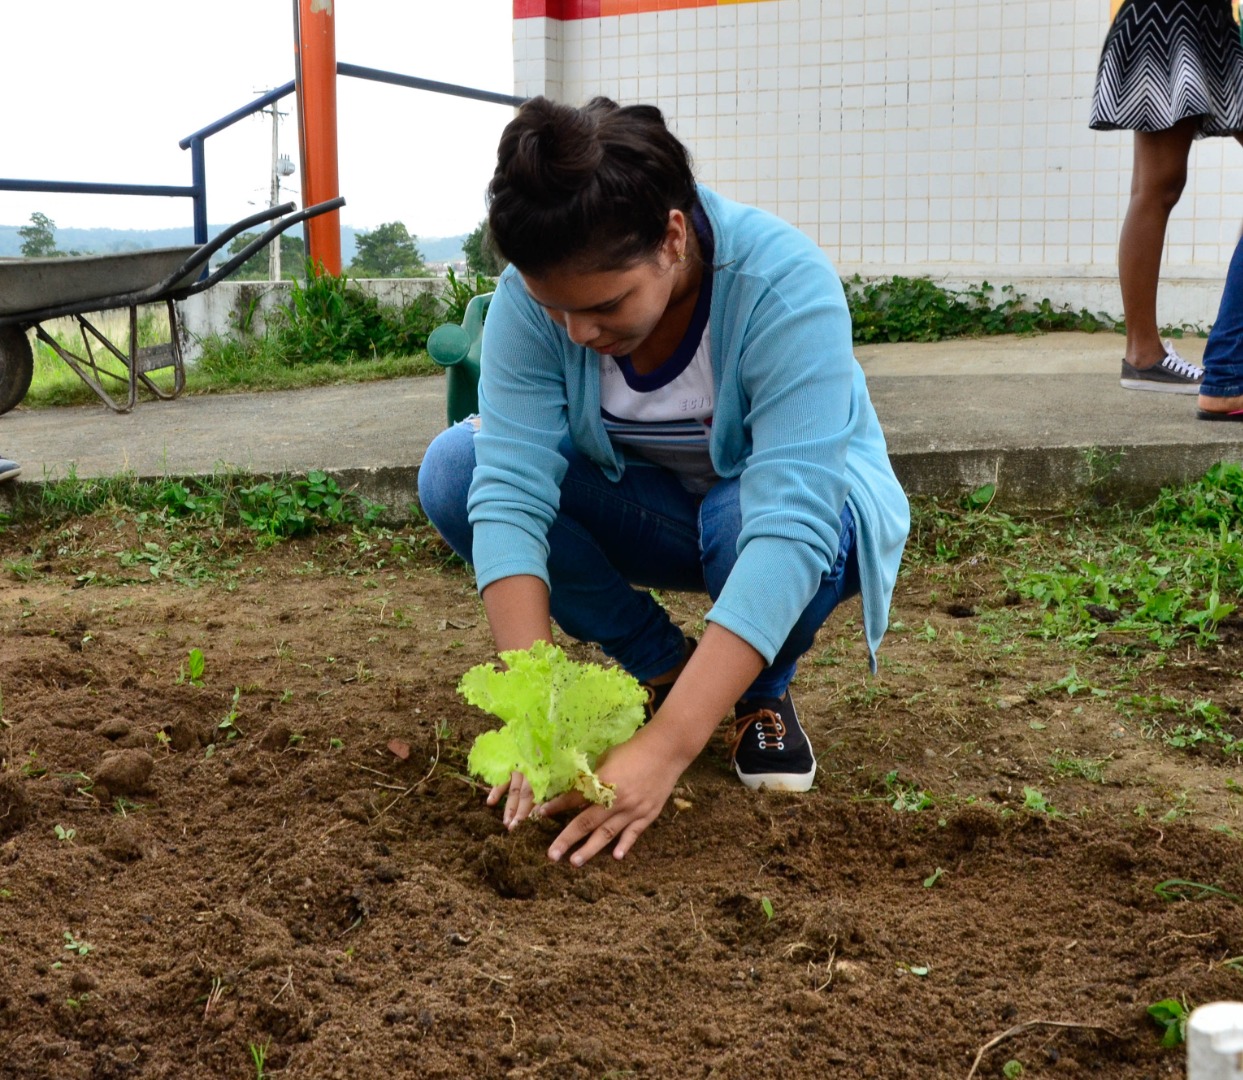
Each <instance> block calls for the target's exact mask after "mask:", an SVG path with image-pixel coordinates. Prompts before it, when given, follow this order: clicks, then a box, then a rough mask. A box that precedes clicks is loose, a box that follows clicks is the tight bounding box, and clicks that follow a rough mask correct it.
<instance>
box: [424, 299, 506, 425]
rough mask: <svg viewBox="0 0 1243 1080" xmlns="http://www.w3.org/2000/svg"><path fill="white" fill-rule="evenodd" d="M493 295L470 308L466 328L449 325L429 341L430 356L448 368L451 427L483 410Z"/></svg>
mask: <svg viewBox="0 0 1243 1080" xmlns="http://www.w3.org/2000/svg"><path fill="white" fill-rule="evenodd" d="M491 302H492V293H483V294H482V295H480V296H476V297H474V298H473V299H472V300H471V301H470V303H468V304H467V305H466V314H465V315H464V316H463V317H462V325H461V326H458V324H457V323H445V324H444V325H442V326H438V327H436V329H435V330H433V331H432V332H431V336H430V337H429V338H428V339H427V352H428V355H429V356H430V357H431V358H432V359H433V360H434V361H435V362H436V363H437V364H439V365H440V366H441V367H442V368H446V369H447V370H446V371H445V381H446V383H447V386H446V389H445V411H446V413H447V414H448V418H449V423H450V425H452V424H456V423H457V422H458V421H459V420H463V419H465V418H466V417H468V416H471V415H473V414H474V413H477V412H478V411H479V356H480V354H481V352H482V351H483V320H484V316H486V315H487V313H488V305H489V304H490V303H491Z"/></svg>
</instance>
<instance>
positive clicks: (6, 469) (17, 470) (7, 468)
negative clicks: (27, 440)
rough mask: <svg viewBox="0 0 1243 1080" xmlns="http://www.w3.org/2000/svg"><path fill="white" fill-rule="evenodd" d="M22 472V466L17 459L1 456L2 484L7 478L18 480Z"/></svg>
mask: <svg viewBox="0 0 1243 1080" xmlns="http://www.w3.org/2000/svg"><path fill="white" fill-rule="evenodd" d="M21 474H22V467H21V466H20V465H19V464H18V463H17V462H16V461H10V460H9V459H8V458H0V484H3V483H4V482H5V481H6V480H16V479H17V478H18V477H19V476H21Z"/></svg>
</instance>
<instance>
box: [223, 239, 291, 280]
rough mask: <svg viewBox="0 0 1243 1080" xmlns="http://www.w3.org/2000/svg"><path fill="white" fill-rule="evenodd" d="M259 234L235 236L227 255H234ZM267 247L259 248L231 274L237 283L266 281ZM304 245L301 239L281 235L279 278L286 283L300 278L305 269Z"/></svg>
mask: <svg viewBox="0 0 1243 1080" xmlns="http://www.w3.org/2000/svg"><path fill="white" fill-rule="evenodd" d="M258 235H259V234H258V233H253V232H248V233H242V235H241V236H235V237H234V238H233V240H232V242H231V243H230V244H229V254H230V255H236V254H237V253H238V252H239V251H241V250H242V248H244V247H245V246H246V245H247V244H249V243H250V242H251V241H252V240H254V239H255V237H257V236H258ZM270 247H271V245H270V244H269V245H268V247H265V248H261V249H260V250H259V251H257V252H255V254H253V255H252V256H251V257H250V258H249V259H247V260H246V261H245V262H244V263H242V265H241V267H240V268H239V269H238V270H237V271H236V272H235V273H234V274H233V277H234V278H236V279H237V280H239V281H267V280H268V273H269V271H268V248H270ZM305 263H306V244H304V243H303V241H302V237H300V236H290V235H288V234H287V233H281V277H282V278H284V279H285V280H286V281H288V280H289V279H291V278H300V277H302V274H303V271H304V270H305V269H306V267H305Z"/></svg>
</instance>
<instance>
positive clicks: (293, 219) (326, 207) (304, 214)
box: [183, 198, 345, 296]
mask: <svg viewBox="0 0 1243 1080" xmlns="http://www.w3.org/2000/svg"><path fill="white" fill-rule="evenodd" d="M344 205H345V200H344V199H342V198H336V199H329V200H327V201H326V202H321V203H316V204H315V205H314V206H308V207H305V208H304V209H302V210H299V211H298V212H297V213H296V214H290V215H289V216H288V217H285V218H282V219H281V220H280V221H278V222H277V223H276V224H275V225H273V226H271V227H270V228H269V229H268V230H267V231H266V232H264V233H263V235H262V236H258V237H256V238H255V239H254V240H252V241H251V242H250V243H249V244H247V245H246V246H245V247H244V248H242V250H241V251H239V252H238V253H237V254H236V255H234V256H233V258H231V259H230V260H229V261H228V262H226V263H225V264H224V265H222V266H218V267H217V268H216V269H215V270H214V271H213V272H212V273H211V274H210V275H209V276H207V277H205V278H204V279H203V280H202V281H196V282H195V283H194V284H193V285H191V286H190V287H189V288H188V289H186V290H185V292H184V295H185V296H193V295H194V294H195V293H198V292H202V291H203V290H204V289H210V288H211V287H212V286H213V285H215V284H216V282H218V281H221V280H222V279H224V278H226V277H228V276H229V275H230V274H231V273H233V271H234V270H236V269H237V268H238V267H239V266H241V265H242V263H244V262H245V261H246V260H247V259H249V258H250V257H251V256H252V255H254V254H255V252H256V251H259V250H261V249H262V248H265V247H267V245H268V244H269V243H271V242H272V240H274V239H275V238H276V237H277V236H279V235H280V234H281V233H283V232H284V231H285V230H286V229H288V228H289V227H290V226H291V225H297V224H298V223H299V222H300V221H306V220H307V218H313V217H318V216H319V215H320V214H326V213H328V212H329V211H331V210H339V209H340V208H341V207H343V206H344ZM288 208H289V209H293V204H292V203H290V204H288ZM278 209H281V208H279V207H278ZM269 216H271V215H270V214H269ZM249 220H250V219H249V218H248V219H247V221H249ZM241 225H242V227H245V225H246V222H242V223H241ZM234 231H236V228H235V230H234ZM183 276H184V275H183Z"/></svg>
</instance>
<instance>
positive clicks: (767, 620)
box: [468, 188, 910, 670]
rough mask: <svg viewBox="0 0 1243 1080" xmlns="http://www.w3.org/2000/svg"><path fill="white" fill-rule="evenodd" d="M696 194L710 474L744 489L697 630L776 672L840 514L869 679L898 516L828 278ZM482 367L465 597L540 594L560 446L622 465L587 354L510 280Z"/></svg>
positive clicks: (747, 214)
mask: <svg viewBox="0 0 1243 1080" xmlns="http://www.w3.org/2000/svg"><path fill="white" fill-rule="evenodd" d="M699 194H700V198H701V200H702V203H703V208H704V211H705V212H706V214H707V216H708V221H709V222H710V223H711V225H712V233H713V237H714V239H715V243H716V252H715V257H714V267H713V281H712V308H711V312H710V314H709V328H710V332H711V344H712V368H713V374H714V379H715V382H716V402H715V410H714V413H713V418H712V430H711V437H710V444H709V449H710V453H711V456H712V463H713V465H714V467H715V468H716V471H717V473H719V474H720V475H721V476H723V477H734V476H740V477H741V501H742V533H741V536H740V538H739V555H738V561H737V563H736V564H735V566H734V570H733V572H732V573H731V574H730V577H729V580H728V582H727V583H726V585H725V589H724V591H723V592H722V593H721V595H720V597H719V598H718V599H717V601H716V603H715V604H714V605H713V606H712V609H711V610H710V611H709V612H708V614H707V619H708V620H709V621H711V622H716V623H719V624H720V625H721V626H723V627H725V628H726V629H728V630H731V631H733V633H735V634H737V635H738V636H739V637H741V638H742V639H743V640H744V641H746V642H747V643H748V644H750V645H751V646H752V647H753V648H755V649H756V651H758V652H759V653H760V654H761V655H762V656H763V657H764V659H765V661H766V662H768V663H771V662H772V659H773V657H774V656H775V655H776V653H777V650H778V649H779V648H780V647H781V645H782V643H783V642H784V641H785V639H786V637H787V635H788V634H789V631H790V629H791V627H792V626H793V625H794V623H795V621H796V620H797V618H798V617H799V615H800V614H801V613H802V612H803V610H804V608H806V606H807V604H808V603H809V602H810V601H811V598H812V596H814V595H815V593H816V591H817V589H818V588H819V586H820V581H821V578H822V576H823V575H824V574H825V573H827V572H828V571H829V569H830V568H831V567H832V565H833V562H834V560H835V559H836V557H837V548H838V536H839V533H840V529H841V521H840V518H839V516H838V514H839V511H840V509H841V507H842V505H843V504H844V503H847V502H849V504H850V507H851V511H852V512H853V514H854V517H855V521H856V523H857V544H858V556H859V572H860V580H861V587H862V593H863V624H864V631H865V634H866V637H867V643H868V651H869V659H870V660H871V663H872V668H873V670H875V666H876V661H875V653H876V649H877V647H878V646H879V644H880V640H881V637H882V636H883V634H884V632H885V627H886V626H887V624H888V619H889V603H890V598H891V597H892V595H893V586H894V581H895V579H896V578H897V574H898V564H899V561H900V560H901V556H902V547H903V545H904V544H905V542H906V536H907V532H908V531H909V528H910V508H909V506H908V504H907V500H906V496H905V494H904V493H903V491H902V488H901V486H900V485H899V484H898V481H897V479H896V478H895V476H894V474H893V470H892V468H891V467H890V464H889V456H888V453H887V451H886V449H885V438H884V435H883V434H882V433H881V429H880V424H879V423H878V422H877V419H876V413H875V411H874V410H873V408H872V402H871V400H870V398H869V397H868V392H867V385H866V383H865V381H864V377H863V369H862V368H860V367H859V364H858V361H856V360H855V358H854V351H853V349H852V347H851V335H850V314H849V312H848V311H847V308H846V297H845V293H844V292H843V290H842V285H841V282H840V281H839V279H838V277H837V274H836V272H835V271H834V269H833V267H832V265H831V264H830V263H829V260H828V259H827V258H826V257H825V255H824V254H823V252H821V251H820V249H819V248H818V247H816V245H815V244H813V243H812V242H811V241H810V240H809V239H808V238H807V237H805V236H804V235H803V234H802V233H801V232H799V231H798V230H797V229H795V228H794V227H793V226H791V225H789V224H787V223H786V222H784V221H782V220H781V219H779V218H776V217H774V216H772V215H771V214H768V213H766V212H764V211H762V210H757V209H754V208H752V207H747V206H742V205H740V204H738V203H735V202H730V201H729V200H727V199H724V198H722V197H721V196H719V195H717V194H715V193H714V192H712V191H709V190H708V189H706V188H700V192H699ZM481 367H482V374H481V377H480V382H479V411H480V415H481V419H482V426H481V429H480V432H479V435H478V436H477V437H476V439H475V453H476V460H477V464H476V467H475V473H474V479H473V482H472V483H471V488H470V497H469V502H468V508H469V514H470V521H471V524H472V525H473V526H474V553H473V554H474V564H475V574H476V579H477V583H478V586H479V588H480V589H483V588H484V587H485V586H487V585H489V584H491V583H492V582H493V581H496V580H498V579H500V578H505V577H510V576H512V575H515V574H531V575H534V576H536V577H540V578H543V580H544V581H545V583H547V581H548V572H547V567H546V562H547V555H548V545H547V531H548V527H549V525H550V524H551V522H552V520H553V518H554V517H555V516H556V513H557V506H558V501H559V495H560V492H559V488H560V483H561V479H562V477H563V476H564V474H565V469H566V463H565V459H564V458H563V457H562V455H561V454H560V453H558V451H557V447H558V445H559V444H560V443H561V441H562V439H563V438H564V436H565V434H566V432H567V431H568V432H569V434H570V436H571V438H572V440H573V443H574V445H575V446H576V447H577V448H578V449H579V450H580V451H581V452H582V453H583V454H584V455H585V456H586V457H588V458H590V459H591V460H592V461H595V462H596V463H597V464H599V466H600V467H601V468H602V469H603V471H604V473H605V475H607V476H609V477H612V478H614V479H616V478H617V477H619V476H620V475H621V472H622V470H623V468H624V465H625V463H624V460H623V458H622V455H621V454H620V453H619V452H618V451H617V450H615V449H614V448H613V446H612V444H611V443H610V442H609V438H608V435H607V434H606V432H605V429H604V425H603V424H602V423H601V420H600V372H599V358H598V355H597V354H596V353H595V352H592V351H591V350H589V349H586V348H583V347H581V346H578V345H575V344H574V343H573V342H571V341H570V339H569V338H568V337H567V335H566V333H565V331H564V330H563V329H562V328H561V327H559V326H557V324H556V323H554V322H553V321H552V319H551V318H549V317H548V315H547V313H546V312H545V311H544V310H543V308H541V307H540V306H539V305H538V304H536V303H535V302H534V301H532V300H531V298H530V297H529V296H528V295H527V293H526V290H525V289H524V288H523V284H522V278H521V277H520V276H519V275H518V274H517V273H516V272H515V271H514V268H513V267H510V268H509V269H508V270H506V271H505V273H504V274H502V275H501V279H500V281H499V282H498V284H497V289H496V295H495V297H494V298H493V300H492V305H491V307H490V309H489V311H488V319H487V323H486V324H485V327H484V336H483V358H482V362H481Z"/></svg>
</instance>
